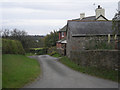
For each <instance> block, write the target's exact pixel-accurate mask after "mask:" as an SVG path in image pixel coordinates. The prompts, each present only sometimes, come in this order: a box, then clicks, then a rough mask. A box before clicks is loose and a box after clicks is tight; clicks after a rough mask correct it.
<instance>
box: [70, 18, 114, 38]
mask: <svg viewBox="0 0 120 90" xmlns="http://www.w3.org/2000/svg"><path fill="white" fill-rule="evenodd" d="M68 28H69V30H70V31H71V33H72V36H86V35H108V34H113V30H112V21H75V20H71V21H68Z"/></svg>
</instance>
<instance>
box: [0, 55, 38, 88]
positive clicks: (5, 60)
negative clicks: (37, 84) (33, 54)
mask: <svg viewBox="0 0 120 90" xmlns="http://www.w3.org/2000/svg"><path fill="white" fill-rule="evenodd" d="M2 69H3V73H2V76H3V80H2V81H3V82H2V85H3V88H20V87H23V86H24V85H25V84H26V83H28V82H31V81H33V80H34V79H35V78H37V76H38V75H39V74H40V66H39V63H38V61H36V60H34V59H31V58H28V57H26V56H23V55H12V54H3V56H2Z"/></svg>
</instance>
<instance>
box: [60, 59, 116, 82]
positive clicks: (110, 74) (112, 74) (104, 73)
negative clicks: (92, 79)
mask: <svg viewBox="0 0 120 90" xmlns="http://www.w3.org/2000/svg"><path fill="white" fill-rule="evenodd" d="M60 62H61V63H63V64H65V65H67V66H68V67H70V68H72V69H74V70H77V71H79V72H82V73H86V74H90V75H93V76H97V77H101V78H104V79H110V80H113V81H118V71H114V70H106V69H98V68H96V67H82V66H79V65H77V64H75V63H74V62H73V61H71V60H70V59H68V58H67V57H62V58H61V59H60Z"/></svg>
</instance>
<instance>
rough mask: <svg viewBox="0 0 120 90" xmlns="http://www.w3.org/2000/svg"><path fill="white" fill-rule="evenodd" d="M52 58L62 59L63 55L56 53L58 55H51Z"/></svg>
mask: <svg viewBox="0 0 120 90" xmlns="http://www.w3.org/2000/svg"><path fill="white" fill-rule="evenodd" d="M51 56H52V57H61V55H60V54H58V53H56V54H54V55H51Z"/></svg>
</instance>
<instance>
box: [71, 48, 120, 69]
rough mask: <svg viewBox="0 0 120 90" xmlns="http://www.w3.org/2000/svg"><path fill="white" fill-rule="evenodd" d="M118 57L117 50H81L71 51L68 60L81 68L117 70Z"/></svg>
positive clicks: (118, 52) (119, 53) (119, 52)
mask: <svg viewBox="0 0 120 90" xmlns="http://www.w3.org/2000/svg"><path fill="white" fill-rule="evenodd" d="M119 55H120V51H117V50H83V51H71V52H70V59H71V60H72V61H74V62H75V63H76V64H78V65H81V66H90V67H97V68H105V69H118V60H119Z"/></svg>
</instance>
